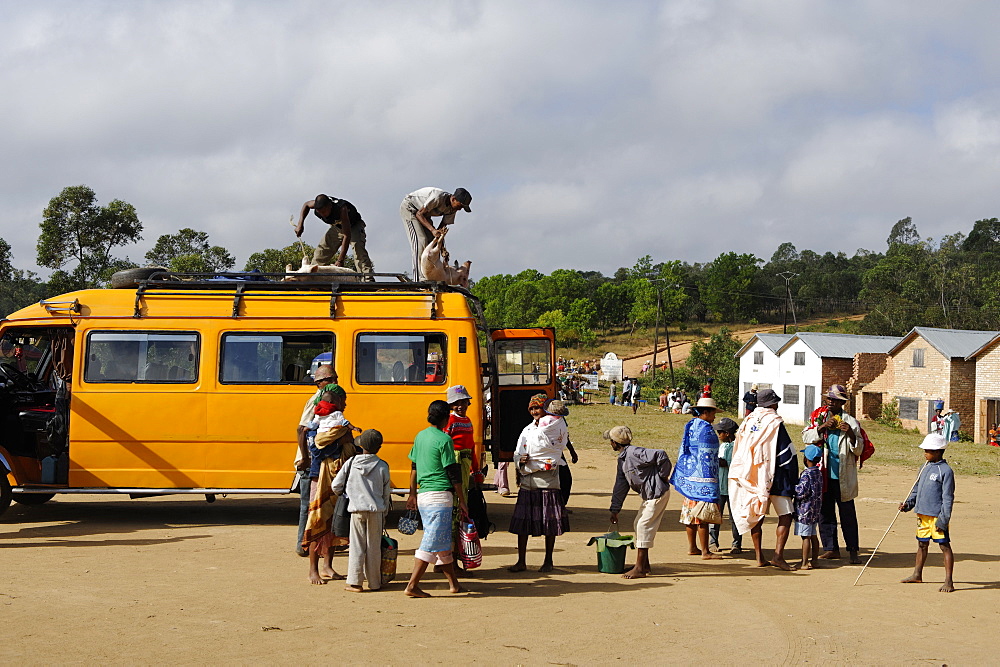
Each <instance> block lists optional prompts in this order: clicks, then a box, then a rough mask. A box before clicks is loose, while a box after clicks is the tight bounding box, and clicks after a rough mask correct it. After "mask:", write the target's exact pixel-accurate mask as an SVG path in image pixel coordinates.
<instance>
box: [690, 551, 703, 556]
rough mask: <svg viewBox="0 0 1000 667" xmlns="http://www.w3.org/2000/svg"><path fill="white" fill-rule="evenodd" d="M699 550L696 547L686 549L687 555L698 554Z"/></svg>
mask: <svg viewBox="0 0 1000 667" xmlns="http://www.w3.org/2000/svg"><path fill="white" fill-rule="evenodd" d="M700 555H701V552H700V551H698V550H697V549H688V556H700Z"/></svg>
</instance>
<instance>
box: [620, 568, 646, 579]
mask: <svg viewBox="0 0 1000 667" xmlns="http://www.w3.org/2000/svg"><path fill="white" fill-rule="evenodd" d="M646 574H647V573H646V571H645V570H640V569H639V568H638V566H636V567H633V568H632V569H631V570H629V571H628V572H626V573H625V574H623V575H622V579H642V578H643V577H645V576H646Z"/></svg>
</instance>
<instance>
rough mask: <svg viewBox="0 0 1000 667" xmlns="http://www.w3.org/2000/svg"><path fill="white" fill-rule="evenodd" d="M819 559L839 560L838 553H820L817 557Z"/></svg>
mask: <svg viewBox="0 0 1000 667" xmlns="http://www.w3.org/2000/svg"><path fill="white" fill-rule="evenodd" d="M819 557H820V558H822V559H823V560H839V559H840V552H839V551H824V552H823V553H821V554H820V555H819Z"/></svg>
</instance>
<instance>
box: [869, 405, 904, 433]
mask: <svg viewBox="0 0 1000 667" xmlns="http://www.w3.org/2000/svg"><path fill="white" fill-rule="evenodd" d="M875 421H877V422H878V423H879V424H882V426H888V427H889V428H897V429H899V428H903V422H901V421H900V420H899V399H896V398H894V399H892V400H891V401H889V402H888V403H883V404H882V414H881V415H879V416H878V417H876V418H875Z"/></svg>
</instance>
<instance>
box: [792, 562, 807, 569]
mask: <svg viewBox="0 0 1000 667" xmlns="http://www.w3.org/2000/svg"><path fill="white" fill-rule="evenodd" d="M792 569H793V570H799V569H805V568H803V567H802V563H796V564H795V565H793V566H792Z"/></svg>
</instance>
